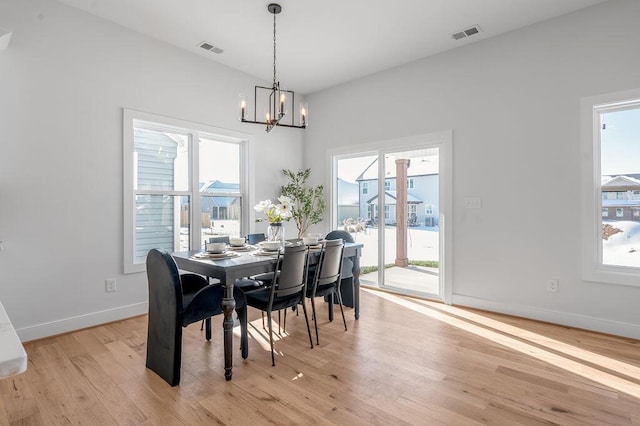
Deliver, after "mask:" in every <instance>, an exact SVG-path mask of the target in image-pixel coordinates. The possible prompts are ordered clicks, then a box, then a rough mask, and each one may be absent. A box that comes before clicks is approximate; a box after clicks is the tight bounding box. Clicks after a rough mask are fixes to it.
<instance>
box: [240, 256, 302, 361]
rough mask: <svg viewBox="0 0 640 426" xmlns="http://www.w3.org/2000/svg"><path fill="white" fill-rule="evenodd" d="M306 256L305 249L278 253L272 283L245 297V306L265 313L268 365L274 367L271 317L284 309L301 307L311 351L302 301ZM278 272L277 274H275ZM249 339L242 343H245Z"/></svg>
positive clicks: (248, 293)
mask: <svg viewBox="0 0 640 426" xmlns="http://www.w3.org/2000/svg"><path fill="white" fill-rule="evenodd" d="M307 254H308V249H307V247H305V246H291V247H285V249H284V253H279V254H278V258H277V260H276V265H275V268H274V277H275V278H274V280H273V281H272V282H271V283H270V284H269V285H268V286H267V287H265V288H261V289H259V290H255V291H250V292H247V293H246V294H245V297H246V300H247V305H248V306H252V307H254V308H256V309H260V310H261V311H263V312H266V313H267V324H268V328H269V344H270V346H271V365H272V366H275V365H276V360H275V355H274V352H273V325H272V319H271V314H272V312H273V311H279V310H281V309H287V308H290V307H294V306H298V305H299V304H302V309H303V311H304V319H305V321H306V323H307V333H308V334H309V343H310V344H311V347H312V348H313V340H312V338H311V328H310V327H309V317H308V316H307V308H306V306H305V303H304V298H305V295H306V291H307V279H306V277H307ZM276 271H277V272H276ZM245 330H246V329H243V332H245ZM247 340H248V339H246V338H245V339H243V341H247Z"/></svg>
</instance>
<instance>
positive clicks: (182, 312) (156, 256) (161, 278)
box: [146, 249, 248, 386]
mask: <svg viewBox="0 0 640 426" xmlns="http://www.w3.org/2000/svg"><path fill="white" fill-rule="evenodd" d="M147 278H148V284H149V315H148V329H147V360H146V366H147V368H149V369H150V370H152V371H154V372H156V373H157V374H158V375H159V376H160V377H162V378H163V379H164V380H166V381H167V383H169V384H170V385H171V386H176V385H177V384H179V383H180V364H181V359H182V328H183V327H186V326H187V325H189V324H191V323H194V322H197V321H201V320H204V321H205V323H206V339H207V340H211V317H213V316H214V315H220V314H222V313H224V312H223V310H222V299H223V297H224V288H223V287H222V285H219V284H218V285H210V284H209V283H208V282H207V280H206V279H204V278H203V277H201V276H200V275H196V274H182V275H180V274H179V272H178V266H177V265H176V262H175V260H174V259H173V257H171V255H170V254H169V253H168V252H167V251H165V250H158V249H151V250H150V251H149V253H148V254H147ZM233 297H234V299H235V303H236V312H237V314H238V319H239V321H240V326H241V329H242V339H241V344H240V348H241V350H242V357H243V358H244V359H246V358H247V355H248V346H247V345H248V344H247V340H246V339H247V311H246V299H245V296H244V293H243V292H242V291H241V290H240V289H236V288H234V292H233Z"/></svg>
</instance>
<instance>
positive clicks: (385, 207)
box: [384, 204, 391, 219]
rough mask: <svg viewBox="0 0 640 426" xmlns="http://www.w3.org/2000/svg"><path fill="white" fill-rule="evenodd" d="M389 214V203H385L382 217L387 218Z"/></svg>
mask: <svg viewBox="0 0 640 426" xmlns="http://www.w3.org/2000/svg"><path fill="white" fill-rule="evenodd" d="M390 214H391V213H390V210H389V204H385V205H384V218H385V219H389V218H390V217H391V216H390Z"/></svg>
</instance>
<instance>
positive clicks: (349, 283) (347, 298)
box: [325, 229, 355, 307]
mask: <svg viewBox="0 0 640 426" xmlns="http://www.w3.org/2000/svg"><path fill="white" fill-rule="evenodd" d="M339 238H341V239H342V240H343V241H344V242H345V243H353V242H355V240H354V239H353V236H352V235H351V234H350V233H349V232H347V231H344V230H342V229H338V230H335V231H331V232H329V233H328V234H327V236H326V237H325V239H327V240H337V239H339ZM354 263H355V258H354V257H345V258H344V259H342V272H341V277H340V291H341V294H342V295H344V298H343V302H345V303H346V306H350V307H353V304H354V302H353V299H354V296H353V265H354ZM345 292H346V294H345Z"/></svg>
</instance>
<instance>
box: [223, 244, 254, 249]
mask: <svg viewBox="0 0 640 426" xmlns="http://www.w3.org/2000/svg"><path fill="white" fill-rule="evenodd" d="M254 249H255V247H253V246H250V245H247V244H245V245H243V246H228V247H227V250H233V251H249V250H254Z"/></svg>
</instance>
